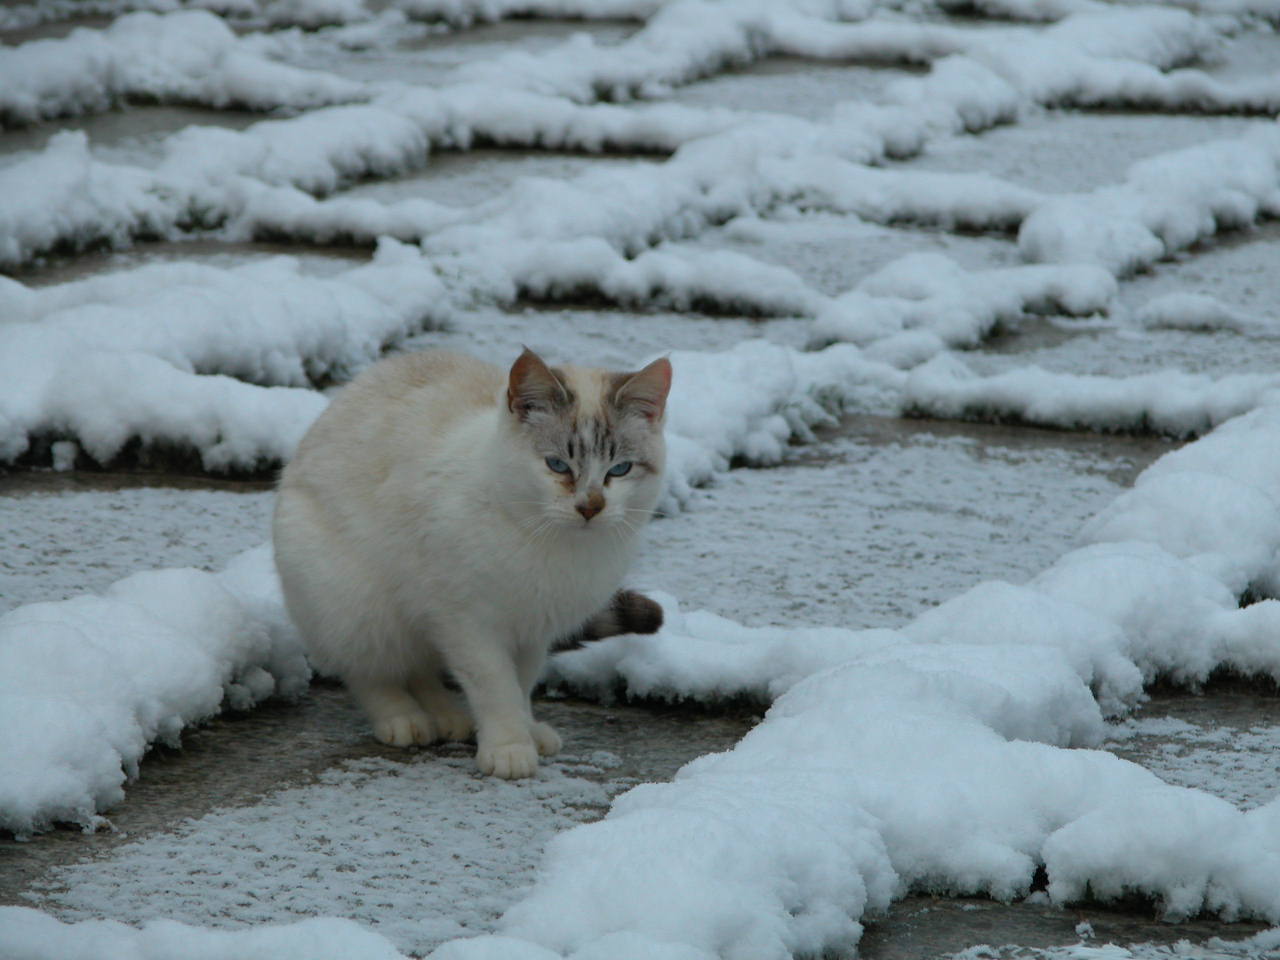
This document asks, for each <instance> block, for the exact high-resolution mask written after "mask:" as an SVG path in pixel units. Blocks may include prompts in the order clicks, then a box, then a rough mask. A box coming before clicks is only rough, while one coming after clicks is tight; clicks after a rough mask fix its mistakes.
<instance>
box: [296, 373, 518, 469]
mask: <svg viewBox="0 0 1280 960" xmlns="http://www.w3.org/2000/svg"><path fill="white" fill-rule="evenodd" d="M504 382H505V380H504V375H503V371H502V370H501V369H499V368H498V367H495V366H493V365H492V364H489V363H485V362H484V361H482V360H477V359H476V358H475V357H470V356H467V355H465V354H460V353H451V352H448V351H444V350H427V351H422V352H419V353H406V354H400V355H398V356H394V357H390V358H388V359H386V360H382V361H379V362H378V363H376V364H374V365H373V366H371V367H369V368H368V369H367V370H365V371H364V372H363V373H361V374H360V375H359V376H357V377H356V378H355V379H354V380H352V381H351V383H349V384H348V385H347V386H345V387H344V388H343V389H342V390H341V391H339V392H338V394H337V396H336V397H335V398H334V400H333V402H332V403H331V404H330V405H329V407H328V408H327V409H326V410H325V412H324V413H323V414H321V415H320V417H319V419H317V420H316V422H315V423H314V424H312V426H311V429H310V430H308V431H307V433H306V435H305V436H304V437H303V438H302V442H301V443H300V444H299V445H298V450H297V452H296V453H295V454H294V456H293V459H292V460H291V461H290V462H289V464H288V466H287V467H286V468H285V471H284V474H283V475H282V477H281V487H282V489H288V488H290V487H293V486H299V485H304V486H307V487H309V488H312V489H313V490H317V488H320V487H323V486H326V485H327V484H326V481H332V482H337V483H341V484H344V485H350V484H353V483H355V484H359V483H361V482H367V483H373V484H376V483H378V482H379V481H380V478H382V477H385V476H386V475H387V473H388V471H390V470H391V469H392V467H393V466H394V465H395V463H396V462H398V461H399V460H401V459H402V458H403V457H404V456H406V455H419V456H421V455H429V453H430V451H431V449H432V448H433V447H434V446H436V445H438V444H440V443H441V442H442V441H443V440H444V438H446V437H447V436H448V435H449V434H450V432H451V431H453V430H454V429H457V428H459V427H461V426H464V425H465V423H466V421H468V420H470V419H473V418H476V417H479V416H483V415H485V414H487V413H489V412H490V411H492V410H494V409H496V406H497V402H498V396H499V393H500V391H501V389H502V386H503V384H504ZM317 492H318V490H317Z"/></svg>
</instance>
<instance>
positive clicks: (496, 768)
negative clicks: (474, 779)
mask: <svg viewBox="0 0 1280 960" xmlns="http://www.w3.org/2000/svg"><path fill="white" fill-rule="evenodd" d="M476 766H478V767H479V768H480V772H481V773H487V774H491V775H493V776H495V777H501V778H502V779H503V780H518V779H520V778H522V777H532V776H533V775H534V774H535V773H537V772H538V751H537V749H536V748H535V747H534V745H533V744H532V743H531V742H525V743H500V744H497V745H486V744H482V745H481V746H480V749H479V750H477V751H476Z"/></svg>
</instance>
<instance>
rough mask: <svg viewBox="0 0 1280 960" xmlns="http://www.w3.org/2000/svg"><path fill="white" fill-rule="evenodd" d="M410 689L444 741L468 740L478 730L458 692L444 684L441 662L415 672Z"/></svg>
mask: <svg viewBox="0 0 1280 960" xmlns="http://www.w3.org/2000/svg"><path fill="white" fill-rule="evenodd" d="M409 692H410V693H412V694H413V698H414V699H415V700H417V701H418V703H419V704H420V705H421V706H422V709H423V710H425V711H426V712H427V714H428V715H429V716H430V717H431V720H432V722H433V723H434V724H435V728H436V734H437V735H438V736H439V738H440V739H441V740H469V739H471V737H472V736H473V735H474V734H475V732H476V725H475V721H474V720H472V719H471V713H470V711H468V710H467V708H466V705H465V704H463V703H462V702H461V700H460V699H459V697H458V695H457V694H456V693H454V692H453V691H452V690H450V689H449V688H448V687H446V686H445V685H444V680H443V678H442V677H441V675H440V668H439V665H438V664H436V665H433V666H432V667H431V668H430V669H427V670H425V671H423V672H422V673H419V674H416V675H415V676H414V677H413V678H412V679H411V680H410V681H409Z"/></svg>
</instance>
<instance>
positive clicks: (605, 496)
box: [507, 349, 671, 531]
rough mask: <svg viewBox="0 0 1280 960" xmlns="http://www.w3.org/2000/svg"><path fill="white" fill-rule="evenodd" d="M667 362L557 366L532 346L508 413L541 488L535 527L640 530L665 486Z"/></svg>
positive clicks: (514, 379)
mask: <svg viewBox="0 0 1280 960" xmlns="http://www.w3.org/2000/svg"><path fill="white" fill-rule="evenodd" d="M670 387H671V363H670V361H668V360H667V359H665V358H663V359H660V360H655V361H654V362H653V363H651V364H649V366H647V367H645V368H644V369H643V370H640V371H638V372H635V373H613V372H610V371H605V370H590V369H582V368H575V367H565V368H555V369H553V368H550V367H548V366H547V365H546V364H545V363H543V362H542V360H541V359H540V358H539V357H538V356H537V355H536V354H535V353H533V352H532V351H530V350H528V349H526V350H525V352H524V353H523V354H521V355H520V357H519V359H517V360H516V362H515V364H514V365H513V366H512V368H511V373H510V376H509V379H508V387H507V410H508V413H509V414H510V416H511V417H512V418H513V423H514V425H515V427H516V431H517V434H518V436H519V437H520V442H521V443H522V445H523V447H524V452H525V453H527V464H526V466H527V477H526V479H527V481H528V483H529V486H530V487H531V488H532V489H533V490H535V491H537V493H536V495H535V496H534V497H533V498H532V499H533V502H531V503H529V504H527V506H528V507H531V508H532V509H530V510H522V511H520V512H521V513H526V514H527V515H528V516H529V517H530V521H529V522H530V525H531V527H533V528H535V529H551V528H565V527H568V528H576V529H580V530H583V531H588V530H604V529H606V528H631V529H634V528H638V527H639V526H640V525H641V524H643V523H644V522H645V521H646V520H647V519H648V518H649V515H650V514H651V513H652V511H653V507H654V503H655V502H656V501H657V498H658V495H659V493H660V490H661V484H662V469H663V465H664V461H665V454H666V449H665V444H664V442H663V437H662V420H663V413H664V411H665V408H666V400H667V392H668V390H669V389H670Z"/></svg>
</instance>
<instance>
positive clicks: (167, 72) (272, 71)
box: [0, 10, 364, 126]
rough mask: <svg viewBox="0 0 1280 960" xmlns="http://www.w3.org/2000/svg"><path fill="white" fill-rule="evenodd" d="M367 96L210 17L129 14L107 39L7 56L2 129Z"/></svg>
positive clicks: (0, 101)
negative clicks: (255, 44)
mask: <svg viewBox="0 0 1280 960" xmlns="http://www.w3.org/2000/svg"><path fill="white" fill-rule="evenodd" d="M156 51H161V52H162V55H161V56H159V57H156V56H154V53H155V52H156ZM363 93H364V91H363V88H362V87H360V86H359V85H358V84H353V83H349V82H346V81H343V80H340V79H338V78H336V77H333V76H330V75H327V74H323V73H311V72H307V71H303V70H299V69H297V68H296V67H290V66H287V65H285V64H281V63H275V62H272V61H271V60H268V59H266V58H264V57H263V56H261V55H260V54H257V53H255V52H253V51H252V50H251V48H249V45H246V44H244V43H243V42H242V41H238V40H237V39H236V36H235V34H234V33H233V32H232V31H231V28H230V27H228V26H227V25H226V24H225V23H223V22H222V20H221V19H219V18H218V17H215V16H214V15H213V14H211V13H208V12H206V11H203V10H181V11H174V12H172V13H167V14H164V15H159V14H154V13H149V12H140V13H134V14H129V15H127V16H124V17H121V18H119V19H118V20H116V21H114V22H113V23H112V24H111V25H110V26H109V27H107V28H106V29H104V30H89V29H83V28H82V29H79V30H76V31H74V32H72V33H71V35H70V36H68V37H66V38H63V39H59V40H34V41H32V42H30V43H26V44H22V45H21V46H19V47H16V48H6V49H5V50H4V51H3V52H0V126H18V125H22V124H29V123H35V122H37V121H40V120H47V119H50V118H52V117H60V116H69V115H71V114H76V113H86V112H90V111H93V112H100V111H103V110H107V109H110V108H111V107H112V106H113V105H114V104H116V103H117V102H118V101H120V100H123V99H126V98H132V99H147V100H154V101H159V102H179V103H201V104H205V105H207V106H211V107H231V106H235V107H242V108H248V109H254V110H270V109H273V108H276V107H292V108H305V107H314V106H319V105H321V104H328V103H335V102H341V101H347V100H354V99H357V98H359V97H361V96H362V95H363Z"/></svg>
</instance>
